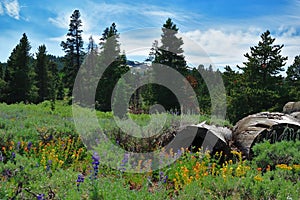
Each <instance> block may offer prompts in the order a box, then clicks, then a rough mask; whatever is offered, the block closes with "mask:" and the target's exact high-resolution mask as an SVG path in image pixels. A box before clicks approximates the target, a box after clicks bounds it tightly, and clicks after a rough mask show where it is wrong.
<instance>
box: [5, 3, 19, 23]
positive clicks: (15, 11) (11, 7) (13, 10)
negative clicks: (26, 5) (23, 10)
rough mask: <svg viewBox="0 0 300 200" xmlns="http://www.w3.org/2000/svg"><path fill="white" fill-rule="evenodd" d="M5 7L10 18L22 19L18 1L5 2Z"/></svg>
mask: <svg viewBox="0 0 300 200" xmlns="http://www.w3.org/2000/svg"><path fill="white" fill-rule="evenodd" d="M3 5H4V7H5V10H6V14H7V15H8V16H10V17H13V18H15V19H17V20H19V19H20V5H19V2H18V0H12V1H11V0H5V1H3Z"/></svg>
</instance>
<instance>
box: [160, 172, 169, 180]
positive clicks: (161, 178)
mask: <svg viewBox="0 0 300 200" xmlns="http://www.w3.org/2000/svg"><path fill="white" fill-rule="evenodd" d="M159 179H160V181H162V183H166V182H167V179H168V176H165V175H164V172H162V171H161V172H159Z"/></svg>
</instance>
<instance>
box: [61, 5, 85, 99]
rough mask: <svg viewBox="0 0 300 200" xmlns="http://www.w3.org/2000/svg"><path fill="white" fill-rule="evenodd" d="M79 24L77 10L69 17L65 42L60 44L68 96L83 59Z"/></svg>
mask: <svg viewBox="0 0 300 200" xmlns="http://www.w3.org/2000/svg"><path fill="white" fill-rule="evenodd" d="M81 23H82V22H81V19H80V12H79V10H74V12H73V14H72V15H71V17H70V25H69V30H68V33H67V40H66V41H62V42H61V46H62V48H63V50H64V51H65V53H66V55H65V64H64V69H63V72H64V83H65V87H66V88H68V89H69V95H70V96H71V95H72V89H73V85H74V81H75V78H76V75H77V72H78V70H79V68H80V65H81V63H82V61H83V57H84V52H83V40H82V36H81V34H82V29H81V26H82V24H81Z"/></svg>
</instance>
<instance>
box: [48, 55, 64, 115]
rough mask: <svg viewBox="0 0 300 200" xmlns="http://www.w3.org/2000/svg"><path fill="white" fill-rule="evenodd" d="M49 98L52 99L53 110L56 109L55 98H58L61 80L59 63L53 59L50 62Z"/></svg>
mask: <svg viewBox="0 0 300 200" xmlns="http://www.w3.org/2000/svg"><path fill="white" fill-rule="evenodd" d="M47 79H48V85H49V88H47V89H48V96H47V97H48V99H49V100H50V101H51V110H54V109H55V100H56V98H57V93H58V87H59V84H60V82H61V80H60V78H59V74H58V69H57V64H56V63H55V62H53V61H52V60H49V62H48V77H47Z"/></svg>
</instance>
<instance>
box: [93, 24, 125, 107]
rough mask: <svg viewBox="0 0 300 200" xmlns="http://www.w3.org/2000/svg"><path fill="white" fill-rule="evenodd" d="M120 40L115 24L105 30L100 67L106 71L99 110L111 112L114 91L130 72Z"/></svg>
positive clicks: (99, 100) (101, 88)
mask: <svg viewBox="0 0 300 200" xmlns="http://www.w3.org/2000/svg"><path fill="white" fill-rule="evenodd" d="M118 39H119V33H118V31H117V28H116V24H115V23H112V25H111V26H110V27H109V28H106V29H105V30H104V32H103V34H102V37H101V39H100V44H99V46H100V57H99V61H100V62H99V63H100V65H101V66H99V67H101V68H102V69H105V71H104V73H103V74H102V77H101V79H100V81H99V83H98V87H97V92H96V102H97V109H100V110H102V111H111V109H112V108H111V98H112V93H113V89H114V87H115V85H116V84H117V82H118V80H119V78H120V77H121V76H122V75H123V74H125V73H126V72H127V71H128V70H129V68H128V66H127V65H126V56H125V53H123V54H121V51H120V44H119V41H118Z"/></svg>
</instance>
